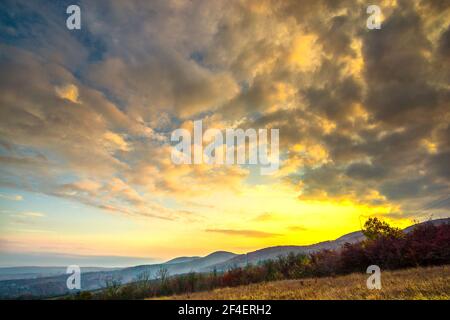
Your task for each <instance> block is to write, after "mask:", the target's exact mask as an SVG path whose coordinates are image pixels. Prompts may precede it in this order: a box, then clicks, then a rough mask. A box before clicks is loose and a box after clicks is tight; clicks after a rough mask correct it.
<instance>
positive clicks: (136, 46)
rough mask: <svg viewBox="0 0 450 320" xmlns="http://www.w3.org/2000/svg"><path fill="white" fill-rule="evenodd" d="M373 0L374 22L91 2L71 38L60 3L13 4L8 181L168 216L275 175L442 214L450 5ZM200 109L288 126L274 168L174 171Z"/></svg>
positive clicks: (328, 194)
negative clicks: (173, 136) (177, 135)
mask: <svg viewBox="0 0 450 320" xmlns="http://www.w3.org/2000/svg"><path fill="white" fill-rule="evenodd" d="M380 6H381V8H382V11H383V23H382V28H381V29H380V30H368V29H367V28H366V19H367V14H366V10H365V9H366V3H364V2H363V1H357V0H345V1H331V0H315V1H313V0H310V1H309V0H304V1H275V0H273V1H271V0H264V1H258V2H257V3H256V2H248V1H240V0H233V1H175V0H173V1H165V0H164V1H163V0H161V1H151V2H149V1H144V0H130V1H126V2H122V1H112V2H101V1H98V2H97V1H95V3H93V2H91V1H82V2H81V7H82V12H83V17H84V18H83V24H82V29H81V30H80V31H69V30H67V29H66V28H65V21H64V19H65V16H64V14H62V15H61V12H64V10H63V7H64V6H62V5H61V4H58V5H57V4H54V5H48V3H47V2H46V4H45V5H44V4H43V3H42V2H40V1H36V2H35V1H32V2H30V1H5V2H3V4H2V5H0V11H1V12H2V21H1V25H0V30H1V31H2V33H1V34H2V36H0V39H1V44H0V51H1V54H0V68H1V70H2V72H1V74H0V163H1V168H0V185H1V186H2V187H5V188H14V189H16V190H25V191H32V192H38V193H44V194H47V195H52V196H57V197H60V198H63V199H70V200H74V201H76V202H80V203H82V204H86V205H89V206H92V207H94V208H101V209H103V210H106V211H108V212H115V213H121V214H124V215H126V216H130V215H131V216H145V217H151V218H158V219H159V220H169V221H172V220H177V219H185V220H189V221H190V219H193V220H195V218H193V217H194V216H196V212H197V210H198V211H201V212H202V213H205V210H210V214H211V215H212V214H216V215H217V214H219V215H220V214H223V213H221V211H220V209H221V208H220V207H224V206H225V204H223V203H221V194H223V193H224V192H225V193H227V199H230V198H228V197H229V193H233V194H234V195H235V197H236V199H238V198H239V197H241V196H242V195H243V194H245V192H246V191H247V190H249V189H252V188H256V187H257V186H258V185H263V184H266V185H268V186H270V185H278V183H282V184H285V185H287V186H289V188H291V190H295V192H296V196H295V198H296V199H297V200H298V201H316V200H317V201H319V200H326V201H334V200H336V201H340V200H343V199H346V200H348V201H352V202H354V203H357V204H365V205H373V206H375V205H385V206H388V207H389V208H395V211H393V212H391V214H396V216H397V217H400V218H401V217H406V216H407V217H423V216H425V215H427V214H429V210H431V209H430V208H432V210H433V213H435V214H437V215H441V216H445V215H448V211H447V210H448V203H447V202H445V201H444V202H443V204H442V205H434V206H431V207H430V205H432V204H435V203H437V202H436V201H438V200H442V198H443V197H445V196H446V195H448V194H449V193H450V170H449V168H450V166H449V165H448V164H449V163H450V92H449V86H448V83H449V80H450V60H449V56H450V53H449V52H450V25H449V22H448V21H449V17H450V9H449V5H448V3H447V2H446V1H431V0H430V1H419V0H417V1H404V0H398V1H387V0H386V1H380ZM197 119H202V120H203V121H204V123H205V125H207V126H208V127H216V128H220V129H223V128H226V127H233V126H239V127H241V128H244V129H245V128H279V129H280V148H281V150H280V151H281V158H282V159H281V161H282V163H281V164H282V165H281V168H280V171H279V172H277V173H276V174H275V176H274V177H272V178H267V179H261V177H258V176H257V175H255V173H254V170H252V168H249V167H245V166H242V167H239V166H208V165H198V166H177V165H174V164H173V163H172V162H171V160H170V150H171V147H170V142H169V137H170V133H171V131H172V130H173V129H175V128H179V127H186V128H190V127H191V125H192V121H193V120H197ZM1 197H2V198H6V199H12V198H11V197H10V196H3V195H1ZM230 197H231V196H230ZM203 198H205V199H206V198H208V201H203V202H202V200H204V199H203ZM17 200H19V199H17ZM444 200H445V199H444ZM231 202H233V201H232V200H231ZM195 203H197V204H195ZM237 203H238V202H237ZM200 208H201V209H200ZM427 208H429V209H427ZM216 210H217V211H216ZM392 210H394V209H392ZM255 211H256V210H255ZM259 212H264V211H261V210H260V211H259ZM200 216H201V215H199V217H200ZM271 218H272V217H271V216H270V214H268V213H266V214H263V215H261V216H260V217H259V218H258V219H259V222H261V221H264V220H269V219H271ZM258 219H256V220H258ZM256 222H258V221H256ZM290 225H291V227H289V226H288V225H287V226H286V228H291V229H292V230H294V229H293V228H296V227H295V226H292V223H291V224H290ZM204 228H205V227H203V229H204ZM298 230H300V229H298ZM208 231H209V232H219V233H223V234H228V235H241V236H249V237H271V236H276V233H269V232H262V231H253V230H244V229H242V230H228V229H210V230H208Z"/></svg>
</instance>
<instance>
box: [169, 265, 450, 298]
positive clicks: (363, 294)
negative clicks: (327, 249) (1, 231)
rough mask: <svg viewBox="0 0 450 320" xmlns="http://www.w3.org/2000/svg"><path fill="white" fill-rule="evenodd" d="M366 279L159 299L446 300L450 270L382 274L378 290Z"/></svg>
mask: <svg viewBox="0 0 450 320" xmlns="http://www.w3.org/2000/svg"><path fill="white" fill-rule="evenodd" d="M368 276H369V275H367V274H361V273H354V274H350V275H346V276H339V277H325V278H314V279H303V280H284V281H273V282H266V283H258V284H251V285H247V286H239V287H234V288H221V289H216V290H213V291H209V292H197V293H193V294H189V295H185V294H184V295H177V296H171V297H163V298H161V299H180V300H181V299H191V300H231V299H237V300H261V299H263V300H264V299H268V300H323V299H331V300H349V299H352V300H354V299H377V300H378V299H388V300H390V299H442V300H449V299H450V266H449V265H446V266H440V267H431V268H415V269H407V270H399V271H384V272H382V274H381V284H382V289H381V290H368V289H367V287H366V280H367V278H368Z"/></svg>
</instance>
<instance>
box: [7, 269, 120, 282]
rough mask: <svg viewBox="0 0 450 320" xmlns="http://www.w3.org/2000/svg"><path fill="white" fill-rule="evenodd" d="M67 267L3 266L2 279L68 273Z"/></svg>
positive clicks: (87, 270)
mask: <svg viewBox="0 0 450 320" xmlns="http://www.w3.org/2000/svg"><path fill="white" fill-rule="evenodd" d="M66 269H67V267H1V268H0V281H1V280H17V279H36V278H45V277H51V276H57V275H62V274H66ZM119 269H120V268H101V267H81V272H83V273H85V272H96V271H112V270H119Z"/></svg>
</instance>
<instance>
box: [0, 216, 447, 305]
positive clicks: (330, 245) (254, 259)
mask: <svg viewBox="0 0 450 320" xmlns="http://www.w3.org/2000/svg"><path fill="white" fill-rule="evenodd" d="M423 223H424V224H428V223H432V224H435V225H438V224H443V223H450V218H446V219H438V220H433V221H427V222H423ZM413 228H414V226H411V227H408V228H406V229H405V230H404V231H405V232H410V231H411V230H412V229H413ZM363 239H364V235H363V234H362V232H361V231H356V232H352V233H349V234H346V235H343V236H342V237H339V238H337V239H336V240H332V241H324V242H320V243H316V244H312V245H306V246H275V247H269V248H264V249H260V250H256V251H252V252H248V253H246V254H235V253H232V252H227V251H216V252H213V253H211V254H209V255H207V256H205V257H178V258H175V259H172V260H169V261H167V262H165V263H160V264H151V265H140V266H135V267H129V268H123V269H119V270H90V269H82V270H83V271H84V272H83V273H82V277H81V287H82V289H83V290H96V289H100V288H102V287H104V286H105V281H106V280H107V279H109V278H114V279H118V280H120V281H121V282H122V283H128V282H132V281H134V280H136V277H137V276H139V275H140V274H142V273H144V272H145V273H148V274H149V275H150V277H152V278H155V277H156V276H157V272H158V270H159V269H160V268H166V269H167V270H168V272H169V275H176V274H183V273H188V272H192V271H194V272H207V271H211V270H213V269H216V270H218V271H225V270H227V269H229V268H230V267H235V266H245V265H246V264H249V263H251V264H254V263H258V262H260V261H264V260H268V259H275V258H277V257H278V256H280V255H287V254H288V253H290V252H293V253H297V254H298V253H304V254H309V253H312V252H316V251H319V250H323V249H330V250H334V249H338V248H340V247H341V246H342V245H344V244H345V243H356V242H359V241H362V240H363ZM32 268H35V267H32ZM10 269H11V268H10ZM12 269H14V268H12ZM23 270H24V269H22V271H23ZM19 271H20V270H16V271H14V270H9V271H8V272H10V273H11V274H14V272H17V274H20V272H19ZM34 272H35V273H34V274H38V273H37V270H34ZM52 272H60V271H58V268H56V270H53V271H52ZM64 272H65V269H64ZM66 280H67V275H66V274H60V275H53V276H49V277H39V278H32V279H15V280H4V281H0V298H11V297H20V296H23V295H24V293H27V294H28V295H33V296H39V297H50V296H58V295H64V294H68V293H69V292H68V290H67V287H66Z"/></svg>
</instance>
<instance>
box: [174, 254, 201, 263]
mask: <svg viewBox="0 0 450 320" xmlns="http://www.w3.org/2000/svg"><path fill="white" fill-rule="evenodd" d="M200 258H201V257H200V256H195V257H178V258H174V259H172V260H169V261H166V263H167V264H170V263H180V262H190V261H194V260H197V259H200Z"/></svg>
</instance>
